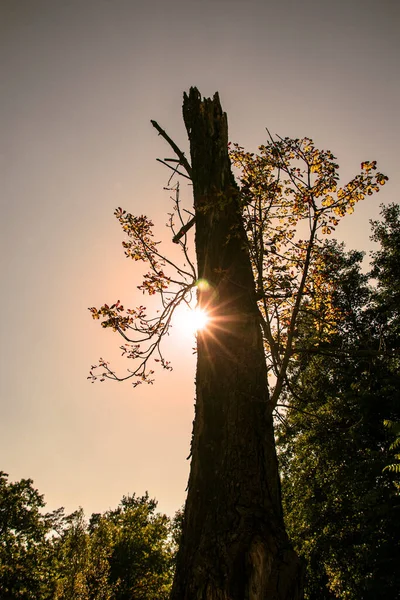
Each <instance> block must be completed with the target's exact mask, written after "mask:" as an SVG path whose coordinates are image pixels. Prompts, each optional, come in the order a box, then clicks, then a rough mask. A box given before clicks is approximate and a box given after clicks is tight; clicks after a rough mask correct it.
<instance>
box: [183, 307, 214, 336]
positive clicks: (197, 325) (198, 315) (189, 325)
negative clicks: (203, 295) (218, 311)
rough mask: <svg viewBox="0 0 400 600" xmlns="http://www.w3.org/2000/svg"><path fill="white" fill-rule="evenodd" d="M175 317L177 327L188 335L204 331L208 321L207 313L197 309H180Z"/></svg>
mask: <svg viewBox="0 0 400 600" xmlns="http://www.w3.org/2000/svg"><path fill="white" fill-rule="evenodd" d="M177 317H178V318H177V326H178V327H179V329H180V330H181V331H182V332H184V333H188V334H195V333H197V332H198V331H201V330H204V329H205V328H206V327H207V323H208V322H209V320H210V317H209V316H208V314H207V312H206V311H205V310H203V309H201V308H199V307H196V308H189V307H185V308H182V310H180V311H179V315H177Z"/></svg>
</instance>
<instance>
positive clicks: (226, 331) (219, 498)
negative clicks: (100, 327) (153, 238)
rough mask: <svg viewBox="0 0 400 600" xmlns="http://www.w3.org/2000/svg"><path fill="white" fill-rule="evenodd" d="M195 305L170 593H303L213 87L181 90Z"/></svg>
mask: <svg viewBox="0 0 400 600" xmlns="http://www.w3.org/2000/svg"><path fill="white" fill-rule="evenodd" d="M183 115H184V120H185V125H186V128H187V131H188V135H189V140H190V150H191V159H192V180H193V189H194V208H195V218H196V253H197V262H198V273H199V276H200V278H201V279H203V280H204V281H205V282H206V284H205V285H203V286H200V289H199V303H200V305H201V306H204V307H206V308H207V310H208V312H210V313H211V317H212V321H211V323H210V325H209V327H208V329H207V330H206V331H204V333H199V334H198V346H197V375H196V396H197V397H196V409H195V421H194V429H193V439H192V463H191V472H190V478H189V485H188V497H187V502H186V507H185V514H184V525H183V534H182V541H181V545H180V549H179V553H178V558H177V568H176V574H175V580H174V584H173V590H172V594H171V600H267V599H268V600H300V599H301V598H302V569H301V565H300V562H299V560H298V558H297V556H296V554H295V553H294V551H293V549H292V548H291V546H290V543H289V540H288V537H287V535H286V532H285V528H284V524H283V517H282V507H281V498H280V483H279V474H278V465H277V458H276V453H275V443H274V433H273V423H272V409H271V406H270V404H269V397H268V386H267V369H266V363H265V357H264V350H263V343H262V337H261V330H260V324H259V319H258V316H257V303H256V291H255V285H254V279H253V273H252V267H251V263H250V259H249V255H248V252H247V250H246V244H245V239H246V234H245V231H244V228H243V223H242V219H241V211H240V198H239V194H238V188H237V185H236V183H235V180H234V177H233V174H232V171H231V164H230V160H229V156H228V128H227V117H226V114H225V113H223V112H222V108H221V105H220V101H219V97H218V94H215V96H214V97H213V98H212V99H203V100H202V99H201V96H200V94H199V92H198V91H197V90H196V89H195V88H192V89H191V90H190V93H189V95H188V96H187V95H186V94H185V96H184V103H183Z"/></svg>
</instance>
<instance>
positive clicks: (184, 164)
mask: <svg viewBox="0 0 400 600" xmlns="http://www.w3.org/2000/svg"><path fill="white" fill-rule="evenodd" d="M150 122H151V124H152V125H153V127H154V128H155V129H157V131H158V133H159V134H160V135H161V137H163V138H164V140H165V141H166V142H168V144H169V145H170V146H171V148H172V150H173V151H174V152H175V154H176V155H177V156H178V158H179V161H180V164H181V165H182V167H184V168H185V169H186V171H187V174H188V175H189V178H190V179H191V178H192V167H191V166H190V164H189V162H188V160H187V158H186V157H185V154H184V153H183V152H182V150H180V149H179V148H178V146H177V145H176V144H175V142H174V141H173V140H171V138H170V137H169V135H168V134H167V133H166V132H165V131H164V129H162V128H161V127H160V126H159V124H158V123H157V121H154V120H153V119H152V120H151V121H150Z"/></svg>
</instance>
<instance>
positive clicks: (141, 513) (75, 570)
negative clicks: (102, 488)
mask: <svg viewBox="0 0 400 600" xmlns="http://www.w3.org/2000/svg"><path fill="white" fill-rule="evenodd" d="M156 507H157V502H156V501H155V500H152V499H150V498H149V496H148V494H147V493H146V494H145V495H144V496H142V497H139V498H137V497H136V496H135V495H133V496H124V497H123V498H122V500H121V503H120V504H119V506H118V507H117V508H116V509H114V510H109V511H106V512H105V513H103V514H97V513H96V514H93V515H92V516H91V518H90V521H89V524H87V523H86V520H85V518H84V514H83V511H82V509H79V510H77V511H75V512H73V513H72V514H71V515H67V516H64V515H63V514H62V513H60V514H59V520H58V524H57V530H58V534H59V535H58V537H57V538H54V539H53V546H52V547H53V554H54V559H55V563H56V569H55V572H56V577H55V586H54V587H55V593H54V600H56V599H57V600H78V599H80V600H86V599H90V600H153V599H154V598H157V599H159V600H163V599H166V598H167V597H168V596H169V592H170V588H171V582H172V567H173V556H174V549H173V543H172V542H171V540H170V537H171V531H170V529H171V524H170V520H169V519H168V517H166V515H162V514H160V513H156Z"/></svg>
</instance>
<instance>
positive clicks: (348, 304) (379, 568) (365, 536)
mask: <svg viewBox="0 0 400 600" xmlns="http://www.w3.org/2000/svg"><path fill="white" fill-rule="evenodd" d="M393 210H394V209H393V208H389V209H385V208H384V209H383V213H382V214H383V216H384V221H383V222H380V223H378V222H376V223H374V239H375V240H376V241H381V242H382V246H381V249H380V250H378V251H377V252H376V253H374V255H373V268H372V276H373V277H377V278H378V284H377V287H376V288H375V289H374V288H371V286H370V285H369V278H370V276H368V275H365V274H363V273H362V271H361V261H362V254H361V253H359V252H354V251H353V252H349V253H345V252H344V249H343V247H341V246H338V245H337V244H330V245H328V246H327V247H326V248H325V252H326V258H325V278H326V279H327V280H330V281H331V282H332V286H333V288H334V290H335V291H334V294H333V295H332V302H333V308H334V310H335V314H336V326H335V330H334V331H331V333H330V338H329V340H325V342H324V345H323V348H320V352H319V354H316V353H315V352H314V349H315V345H316V343H317V342H318V337H319V330H320V328H319V327H318V326H316V324H315V323H314V322H313V321H311V322H310V320H307V312H305V318H304V319H302V320H300V322H299V336H301V337H303V338H306V339H307V340H308V343H307V345H308V348H309V349H311V351H309V352H304V353H299V354H298V355H297V356H296V357H295V359H294V360H293V361H292V365H291V369H290V387H289V389H287V391H286V401H287V407H288V408H287V411H286V413H285V414H284V415H282V425H281V427H280V428H279V450H280V452H279V456H280V463H281V466H282V472H283V479H282V487H283V499H284V506H285V515H286V523H287V526H288V530H289V533H290V535H291V538H292V540H293V541H294V543H295V548H296V550H297V551H298V552H299V553H300V555H301V556H303V557H304V558H305V559H306V563H307V578H306V586H305V590H306V598H308V599H309V600H317V599H318V600H320V599H324V598H326V599H327V600H328V599H333V598H343V599H344V598H346V599H352V600H356V599H359V598H363V599H365V600H368V599H371V600H372V599H375V598H382V599H383V598H397V597H398V589H399V583H400V581H399V578H398V576H397V572H398V569H397V565H398V560H399V552H398V537H399V533H400V532H399V527H398V515H397V513H398V510H399V506H400V504H399V496H398V493H397V489H396V487H395V486H394V485H393V476H391V474H390V473H388V472H387V471H386V472H384V467H385V465H387V463H388V460H389V456H390V453H389V446H390V438H391V434H390V431H389V430H388V429H387V428H386V427H385V426H384V423H385V420H392V419H398V418H399V406H398V389H399V385H400V371H399V354H398V348H399V346H398V343H399V338H398V336H397V338H396V335H395V333H394V332H395V331H396V326H395V321H396V319H397V316H396V314H397V311H398V305H397V304H396V303H393V302H392V300H393V295H394V294H395V290H396V289H397V288H398V282H399V270H398V269H397V267H396V260H395V259H396V256H395V255H396V254H398V252H399V250H400V244H399V243H397V247H396V244H395V243H394V242H395V237H397V240H399V237H398V232H399V231H400V229H399V228H398V226H397V227H395V229H396V234H394V232H393V231H392V235H390V244H389V243H385V241H386V240H387V241H389V240H388V238H387V235H386V234H388V232H389V231H390V228H391V226H392V228H393V225H394V223H393V221H392V222H391V221H390V220H388V216H389V215H391V216H393ZM390 223H391V224H390ZM376 232H379V238H378V236H377V234H376ZM389 245H390V247H391V250H392V251H391V252H390V250H389ZM382 261H384V264H385V269H378V268H377V267H378V265H382ZM389 265H390V267H389ZM389 269H390V273H389ZM384 274H385V277H382V275H384ZM382 315H384V318H382Z"/></svg>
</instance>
